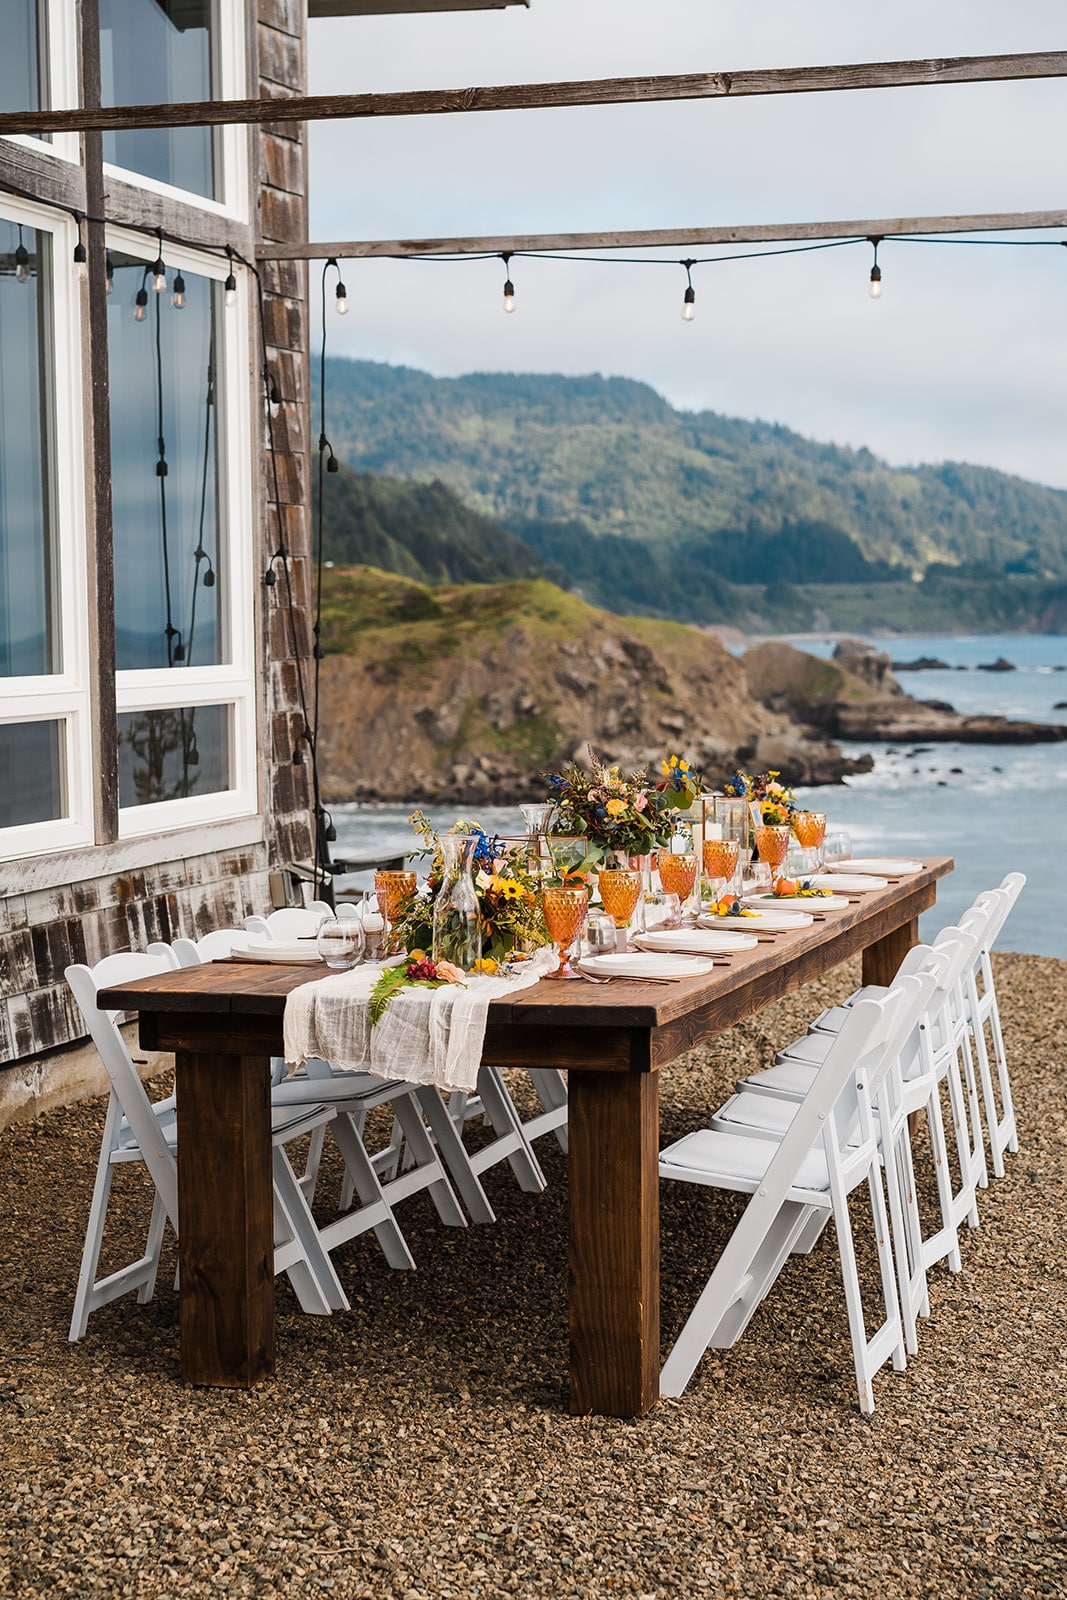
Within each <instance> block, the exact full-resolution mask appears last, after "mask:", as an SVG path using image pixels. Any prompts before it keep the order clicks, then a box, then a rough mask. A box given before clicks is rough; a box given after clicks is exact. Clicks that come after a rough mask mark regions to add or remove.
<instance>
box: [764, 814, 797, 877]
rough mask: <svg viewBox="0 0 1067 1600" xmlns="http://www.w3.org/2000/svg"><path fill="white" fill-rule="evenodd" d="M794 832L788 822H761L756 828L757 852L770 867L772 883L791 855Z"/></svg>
mask: <svg viewBox="0 0 1067 1600" xmlns="http://www.w3.org/2000/svg"><path fill="white" fill-rule="evenodd" d="M792 832H793V830H792V828H791V826H790V825H789V823H788V822H782V823H779V822H761V823H760V824H759V825H758V827H757V828H756V852H757V854H758V856H759V858H760V860H761V861H763V862H765V863H766V864H767V866H768V867H770V869H771V881H772V883H773V882H774V881H775V880H776V879H777V878H778V877H779V876H780V872H779V868H780V867H781V865H782V862H783V861H784V860H785V858H786V856H787V855H788V854H789V840H790V837H791V836H792Z"/></svg>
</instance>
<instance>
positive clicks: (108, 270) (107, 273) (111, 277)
mask: <svg viewBox="0 0 1067 1600" xmlns="http://www.w3.org/2000/svg"><path fill="white" fill-rule="evenodd" d="M104 282H105V283H106V284H107V292H108V294H110V293H111V291H112V290H113V289H114V287H115V263H114V262H113V261H112V259H111V257H110V256H106V257H105V258H104Z"/></svg>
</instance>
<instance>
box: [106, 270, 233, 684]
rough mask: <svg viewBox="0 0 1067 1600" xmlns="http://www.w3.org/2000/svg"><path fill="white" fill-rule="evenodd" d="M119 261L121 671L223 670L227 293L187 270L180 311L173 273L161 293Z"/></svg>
mask: <svg viewBox="0 0 1067 1600" xmlns="http://www.w3.org/2000/svg"><path fill="white" fill-rule="evenodd" d="M112 261H113V263H114V268H115V271H114V284H115V287H114V290H113V292H112V295H111V299H110V302H109V305H108V350H109V355H110V361H111V375H110V385H111V493H112V505H113V519H114V538H115V656H116V666H117V668H118V670H119V671H120V672H122V671H132V670H137V669H141V668H150V667H191V666H196V667H203V666H214V665H216V664H218V663H219V662H221V661H223V660H225V659H226V655H227V651H228V647H229V641H228V639H227V638H226V636H225V629H224V627H223V617H224V615H225V610H224V608H225V606H226V604H227V600H226V595H225V590H226V587H227V584H226V571H225V563H224V562H223V561H222V560H220V548H219V490H218V441H217V431H216V420H217V417H216V406H215V385H216V355H215V352H216V337H215V324H216V314H217V309H218V305H219V303H220V290H219V286H218V285H217V284H214V283H213V282H212V281H211V279H209V278H204V277H201V276H200V275H199V274H196V273H193V272H185V273H183V274H182V277H183V279H184V284H185V288H184V292H183V293H182V295H181V300H182V304H181V306H180V307H179V306H178V305H177V304H176V301H177V300H178V298H179V297H178V294H177V293H176V292H175V290H174V282H175V274H174V273H173V272H171V274H170V276H169V279H168V285H167V288H166V290H164V291H163V292H162V293H160V294H157V293H156V292H155V290H154V288H153V287H152V273H151V269H150V268H148V267H146V265H145V263H144V261H141V260H138V259H136V258H134V257H133V256H126V255H122V254H121V253H119V252H118V251H112ZM139 297H140V299H141V302H142V303H141V304H140V305H138V304H137V301H138V298H139ZM160 439H162V441H163V451H164V456H165V464H166V471H165V473H162V474H161V473H160V471H159V468H160V465H161V462H160V448H159V442H160Z"/></svg>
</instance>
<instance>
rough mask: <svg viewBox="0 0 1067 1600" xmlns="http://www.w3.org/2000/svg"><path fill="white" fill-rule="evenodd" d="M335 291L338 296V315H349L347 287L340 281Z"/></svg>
mask: <svg viewBox="0 0 1067 1600" xmlns="http://www.w3.org/2000/svg"><path fill="white" fill-rule="evenodd" d="M334 293H335V294H336V296H337V315H338V316H339V317H347V315H348V290H347V289H346V288H345V286H344V284H343V283H339V284H338V285H337V288H336V290H335V291H334Z"/></svg>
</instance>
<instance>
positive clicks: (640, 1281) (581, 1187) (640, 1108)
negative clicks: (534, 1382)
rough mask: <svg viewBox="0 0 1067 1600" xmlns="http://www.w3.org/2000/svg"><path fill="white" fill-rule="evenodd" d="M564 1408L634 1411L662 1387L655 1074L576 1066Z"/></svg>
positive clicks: (616, 1413)
mask: <svg viewBox="0 0 1067 1600" xmlns="http://www.w3.org/2000/svg"><path fill="white" fill-rule="evenodd" d="M569 1094H570V1105H569V1114H570V1115H569V1124H568V1132H569V1137H570V1161H569V1165H570V1347H571V1356H570V1376H571V1394H570V1409H571V1411H572V1412H574V1413H576V1414H578V1415H584V1414H586V1413H589V1412H595V1413H597V1414H599V1415H600V1416H608V1417H639V1416H643V1415H644V1413H645V1412H646V1411H649V1410H651V1408H652V1406H654V1405H655V1403H656V1399H657V1396H658V1394H659V1366H660V1360H659V1079H658V1075H657V1074H656V1073H655V1072H572V1073H571V1074H570V1081H569Z"/></svg>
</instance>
